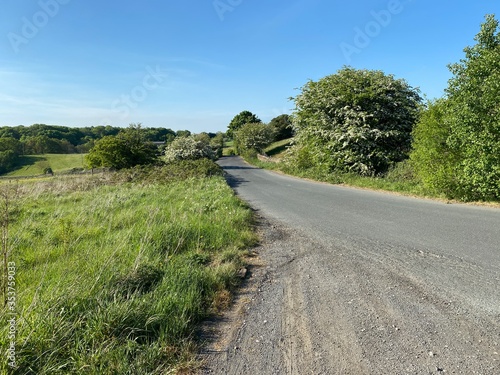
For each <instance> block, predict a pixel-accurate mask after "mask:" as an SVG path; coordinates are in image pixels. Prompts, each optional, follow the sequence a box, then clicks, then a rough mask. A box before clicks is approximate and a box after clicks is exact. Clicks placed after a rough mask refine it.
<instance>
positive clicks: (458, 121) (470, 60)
mask: <svg viewBox="0 0 500 375" xmlns="http://www.w3.org/2000/svg"><path fill="white" fill-rule="evenodd" d="M475 41H476V42H477V44H476V45H474V46H473V47H467V48H465V50H464V52H465V58H464V59H462V60H461V61H460V62H459V63H456V64H453V65H450V70H451V72H452V73H453V77H452V78H451V79H450V81H449V85H448V88H447V90H446V92H447V94H448V101H449V108H450V111H449V112H448V116H447V118H446V121H448V122H449V127H450V136H449V138H448V140H447V142H448V145H449V146H450V147H451V148H452V149H453V150H456V151H457V152H459V153H460V159H461V160H460V162H459V166H458V168H455V173H457V176H456V178H457V179H458V186H459V187H460V190H461V191H459V192H458V193H459V195H460V196H461V197H463V198H464V199H499V198H500V85H499V82H500V32H499V24H498V21H497V20H496V19H495V17H494V16H493V15H487V16H486V21H485V22H484V23H483V24H482V25H481V30H480V32H479V34H477V36H476V37H475Z"/></svg>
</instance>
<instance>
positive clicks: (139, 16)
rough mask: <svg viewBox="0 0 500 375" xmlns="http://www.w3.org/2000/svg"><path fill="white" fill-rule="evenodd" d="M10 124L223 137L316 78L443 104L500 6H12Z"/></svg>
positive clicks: (4, 44)
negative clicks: (231, 126) (389, 78)
mask: <svg viewBox="0 0 500 375" xmlns="http://www.w3.org/2000/svg"><path fill="white" fill-rule="evenodd" d="M1 6H2V11H1V12H0V126H3V125H20V124H22V125H31V124H33V123H45V124H54V125H66V126H92V125H102V124H110V125H113V126H127V125H128V124H129V123H137V122H141V123H142V124H143V126H146V127H168V128H172V129H174V130H179V129H188V130H191V131H192V132H195V133H198V132H202V131H212V132H216V131H225V130H226V128H227V125H228V123H229V122H230V121H231V119H232V118H233V117H234V116H235V115H236V114H237V113H239V112H241V111H242V110H250V111H252V112H254V113H256V114H257V115H258V116H259V117H260V118H261V119H262V120H263V121H266V122H267V121H270V120H271V119H272V118H273V117H275V116H278V115H280V114H282V113H290V112H291V111H292V110H293V107H294V105H293V102H291V101H289V100H288V98H290V97H292V96H295V95H297V94H298V92H299V91H298V90H297V88H300V87H301V86H303V85H304V84H305V83H306V82H307V81H308V80H309V79H313V80H317V79H319V78H321V77H324V76H326V75H329V74H333V73H335V72H336V71H338V70H339V69H341V68H342V67H343V66H344V65H351V66H353V67H355V68H363V69H365V68H366V69H380V70H383V71H384V72H386V73H388V74H394V75H395V76H396V77H397V78H404V79H406V80H407V81H408V82H409V83H410V85H412V86H414V87H419V88H420V89H421V92H422V94H424V95H426V96H427V97H429V98H434V97H440V96H442V95H443V91H444V89H445V88H446V85H447V80H448V79H449V78H450V74H449V72H448V69H447V64H449V63H453V62H457V61H458V60H459V59H460V58H461V57H463V49H464V47H466V46H467V45H471V44H473V43H474V40H473V38H474V36H475V35H476V34H477V33H478V31H479V27H480V24H481V23H482V22H483V21H484V16H485V14H487V13H494V14H496V15H497V18H499V17H500V2H498V0H481V1H470V0H458V1H435V0H434V1H431V0H400V1H398V0H383V1H378V0H377V1H368V0H358V1H345V0H344V1H340V0H288V1H284V0H274V1H273V0H253V1H250V0H175V1H173V0H172V1H169V0H161V1H160V0H141V1H139V0H121V1H117V0H105V1H104V0H100V1H97V0H85V1H83V0H30V1H28V0H3V1H2V5H1Z"/></svg>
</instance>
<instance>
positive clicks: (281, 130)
mask: <svg viewBox="0 0 500 375" xmlns="http://www.w3.org/2000/svg"><path fill="white" fill-rule="evenodd" d="M269 126H270V127H271V129H273V133H274V140H275V141H281V140H282V139H288V138H291V137H293V128H292V119H291V117H290V115H287V114H283V115H279V116H277V117H275V118H273V119H272V120H271V122H270V123H269Z"/></svg>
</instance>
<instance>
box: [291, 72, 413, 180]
mask: <svg viewBox="0 0 500 375" xmlns="http://www.w3.org/2000/svg"><path fill="white" fill-rule="evenodd" d="M420 101H421V98H420V96H419V94H418V91H417V90H416V89H413V88H412V87H410V86H409V85H408V84H407V83H406V81H404V80H400V79H395V78H394V77H393V76H392V75H385V74H384V73H383V72H381V71H370V70H355V69H353V68H349V67H346V68H344V69H342V70H340V71H339V72H338V73H337V74H334V75H330V76H327V77H324V78H322V79H320V80H319V81H318V82H314V81H310V82H308V83H307V84H306V85H305V86H303V87H302V92H301V94H299V95H298V96H297V97H296V98H295V104H296V112H295V116H294V128H295V132H296V135H295V145H294V146H293V147H292V148H291V151H290V153H289V161H291V162H293V159H296V160H297V163H298V164H301V165H310V166H311V167H312V168H314V169H318V170H321V171H323V172H325V173H328V172H333V171H335V172H355V173H357V174H361V175H376V174H381V173H384V172H386V171H387V170H388V168H389V167H390V166H392V165H393V164H395V163H397V162H399V161H401V160H403V159H405V158H406V157H407V154H408V152H409V150H410V146H411V131H412V127H413V125H414V123H415V122H416V120H417V118H418V112H419V104H420ZM304 158H305V159H307V160H304Z"/></svg>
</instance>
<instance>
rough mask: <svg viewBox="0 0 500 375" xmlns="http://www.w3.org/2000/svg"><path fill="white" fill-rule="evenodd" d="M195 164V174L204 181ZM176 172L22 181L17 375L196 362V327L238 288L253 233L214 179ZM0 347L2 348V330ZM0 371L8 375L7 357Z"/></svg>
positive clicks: (16, 226)
mask: <svg viewBox="0 0 500 375" xmlns="http://www.w3.org/2000/svg"><path fill="white" fill-rule="evenodd" d="M196 165H198V168H199V171H198V172H200V173H198V174H199V175H200V174H201V175H203V174H204V175H211V174H213V173H212V172H210V171H207V168H204V167H203V166H202V167H200V164H199V163H194V164H192V165H191V167H193V169H196V168H195V166H196ZM185 167H186V165H184V166H183V167H181V168H179V169H178V170H177V172H176V173H173V172H175V171H176V168H177V167H176V168H174V167H172V166H171V167H163V168H156V169H147V170H144V169H142V170H140V169H138V170H132V171H125V172H122V173H117V174H114V175H102V176H78V177H66V178H64V179H62V178H54V179H51V180H45V181H41V182H32V183H28V184H25V185H23V189H24V191H23V194H24V196H23V197H22V198H21V199H22V207H21V209H20V210H18V211H17V212H14V213H13V217H14V219H13V223H12V226H11V231H10V241H11V243H12V247H13V249H14V252H13V254H12V257H11V259H12V260H13V261H15V262H16V267H17V269H18V271H17V290H18V311H17V314H18V327H17V328H18V333H17V335H18V336H17V345H16V351H17V352H16V356H17V365H18V369H17V370H16V371H15V373H19V374H69V373H71V374H162V373H169V372H172V371H175V370H176V369H180V368H186V367H190V366H194V362H193V356H192V350H193V347H194V346H193V345H194V341H193V332H194V329H195V327H196V324H197V323H198V322H200V320H202V319H203V318H205V317H207V315H208V314H211V313H213V312H214V311H217V309H218V308H219V307H220V306H218V303H219V302H218V301H220V296H221V295H227V294H228V291H230V290H231V289H232V288H233V286H235V285H236V283H237V272H238V269H239V268H240V267H241V254H242V250H243V249H245V248H246V247H248V246H249V245H251V244H252V243H254V242H255V235H254V233H253V231H252V227H251V219H252V216H251V212H250V210H248V208H247V207H245V205H244V204H243V203H242V202H241V201H239V200H238V199H237V198H236V197H235V196H234V195H233V193H232V191H231V190H230V188H229V187H228V186H227V185H226V183H225V181H224V179H223V178H222V177H220V176H213V177H192V176H191V177H190V176H189V175H190V173H189V172H187V170H186V169H184V168H185ZM212 167H213V166H211V168H212ZM214 170H215V169H214ZM172 171H173V172H172ZM181 172H182V173H181ZM172 173H173V177H172ZM162 176H163V177H162ZM168 176H170V177H168ZM4 313H6V311H4ZM1 340H2V347H3V348H5V347H6V346H8V345H9V342H8V341H7V328H5V329H3V331H2V333H1ZM0 368H1V369H2V371H3V372H6V371H7V363H6V361H4V362H3V363H2V364H1V367H0Z"/></svg>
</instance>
